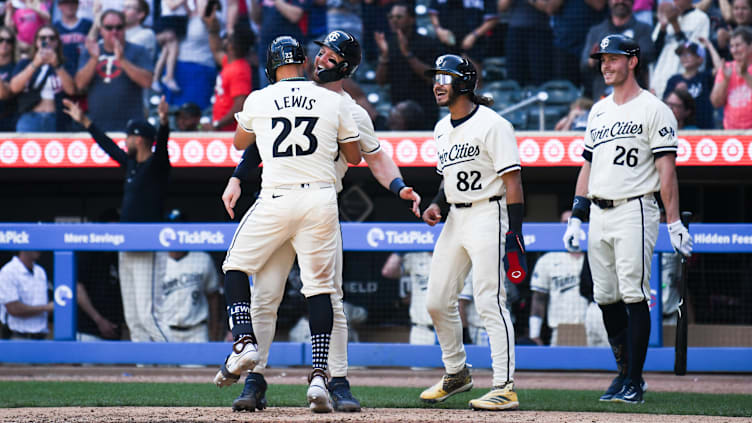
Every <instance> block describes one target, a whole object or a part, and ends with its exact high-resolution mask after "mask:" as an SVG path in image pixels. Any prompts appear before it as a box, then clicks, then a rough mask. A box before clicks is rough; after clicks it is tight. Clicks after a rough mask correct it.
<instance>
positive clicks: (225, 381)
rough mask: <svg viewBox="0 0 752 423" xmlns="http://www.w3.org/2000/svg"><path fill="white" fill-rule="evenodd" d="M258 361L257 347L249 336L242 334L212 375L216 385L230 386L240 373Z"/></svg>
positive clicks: (238, 377) (249, 368) (252, 366)
mask: <svg viewBox="0 0 752 423" xmlns="http://www.w3.org/2000/svg"><path fill="white" fill-rule="evenodd" d="M258 362H259V354H258V347H257V346H256V344H254V343H253V339H252V338H251V337H250V336H242V337H240V339H238V340H237V341H235V343H234V344H232V353H231V354H230V355H228V356H227V358H226V359H225V363H224V364H223V365H222V367H221V368H220V369H219V371H218V372H217V374H216V375H215V376H214V383H215V384H216V385H217V386H218V387H220V388H221V387H223V386H230V385H232V384H233V383H235V382H237V381H238V380H239V379H240V375H241V374H242V373H243V372H245V371H247V370H251V369H252V368H254V367H255V366H256V363H258Z"/></svg>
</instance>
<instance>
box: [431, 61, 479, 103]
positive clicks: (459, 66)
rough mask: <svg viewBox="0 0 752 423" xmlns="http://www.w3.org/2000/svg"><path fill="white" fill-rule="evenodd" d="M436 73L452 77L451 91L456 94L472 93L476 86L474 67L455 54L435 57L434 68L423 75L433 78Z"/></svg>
mask: <svg viewBox="0 0 752 423" xmlns="http://www.w3.org/2000/svg"><path fill="white" fill-rule="evenodd" d="M437 73H443V74H447V75H451V76H453V78H452V89H453V90H454V91H455V92H456V93H458V94H468V93H472V92H473V91H475V86H476V85H477V84H478V72H477V71H476V70H475V66H473V64H472V63H470V61H469V60H467V59H466V58H464V57H461V56H457V55H456V54H445V55H443V56H439V57H437V58H436V63H435V64H434V67H432V68H431V69H428V70H427V71H426V72H425V75H426V76H428V77H431V78H433V77H434V76H435V75H436V74H437Z"/></svg>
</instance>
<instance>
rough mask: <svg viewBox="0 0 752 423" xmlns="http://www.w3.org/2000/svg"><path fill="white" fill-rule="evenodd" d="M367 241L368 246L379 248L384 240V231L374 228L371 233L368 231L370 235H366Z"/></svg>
mask: <svg viewBox="0 0 752 423" xmlns="http://www.w3.org/2000/svg"><path fill="white" fill-rule="evenodd" d="M366 240H367V241H368V245H370V246H371V247H374V248H376V247H378V246H379V241H383V240H384V231H382V230H381V229H380V228H373V229H371V230H370V231H368V235H366Z"/></svg>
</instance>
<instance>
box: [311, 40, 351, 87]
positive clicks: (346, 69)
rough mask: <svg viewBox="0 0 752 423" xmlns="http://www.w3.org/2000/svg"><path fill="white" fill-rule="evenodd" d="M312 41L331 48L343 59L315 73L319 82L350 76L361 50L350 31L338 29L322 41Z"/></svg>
mask: <svg viewBox="0 0 752 423" xmlns="http://www.w3.org/2000/svg"><path fill="white" fill-rule="evenodd" d="M314 43H316V44H318V45H320V46H325V47H328V48H330V49H332V50H333V51H334V52H335V53H337V54H338V55H340V56H342V57H343V58H344V59H345V60H343V61H341V62H339V63H338V64H337V66H335V67H333V68H331V69H324V70H321V71H319V72H318V73H317V75H318V77H319V80H321V82H332V81H337V80H339V79H342V78H349V77H350V76H352V75H353V74H354V73H355V71H356V70H357V69H358V66H359V65H360V60H361V57H362V52H361V49H360V43H358V40H356V39H355V37H353V36H352V35H351V34H350V33H348V32H345V31H340V30H335V31H332V32H330V33H329V34H328V35H327V36H326V38H324V41H314Z"/></svg>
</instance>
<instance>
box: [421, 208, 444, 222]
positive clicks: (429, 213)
mask: <svg viewBox="0 0 752 423" xmlns="http://www.w3.org/2000/svg"><path fill="white" fill-rule="evenodd" d="M423 221H424V222H426V223H428V225H429V226H433V225H435V224H437V223H439V222H441V208H440V207H439V205H438V204H436V203H431V205H430V206H428V208H427V209H426V210H425V211H424V212H423Z"/></svg>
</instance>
